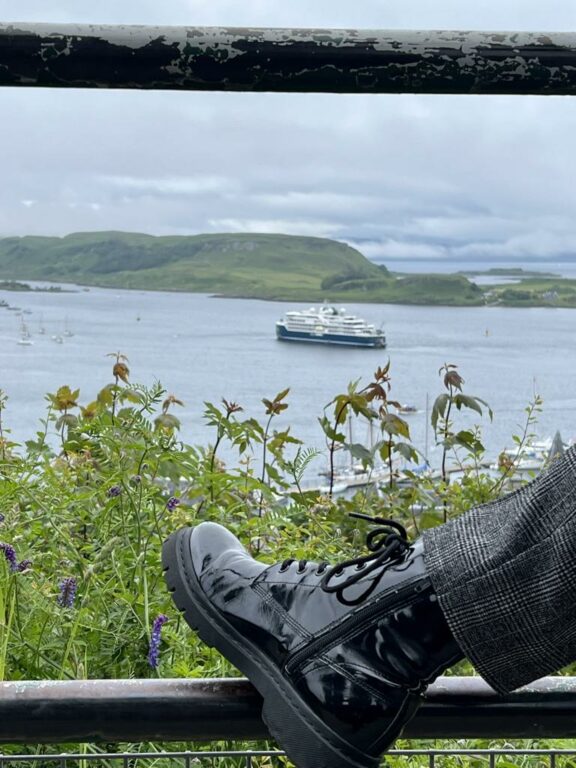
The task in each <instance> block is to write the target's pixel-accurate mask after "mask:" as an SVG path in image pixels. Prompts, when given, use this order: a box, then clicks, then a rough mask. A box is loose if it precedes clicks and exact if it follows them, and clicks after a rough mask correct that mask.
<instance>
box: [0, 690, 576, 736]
mask: <svg viewBox="0 0 576 768" xmlns="http://www.w3.org/2000/svg"><path fill="white" fill-rule="evenodd" d="M261 707H262V700H261V699H260V697H259V695H258V694H257V692H256V691H255V689H254V688H253V687H252V686H251V685H250V683H248V681H246V680H243V679H239V678H238V679H226V680H220V679H213V680H83V681H19V682H3V683H0V742H2V743H21V744H38V743H58V742H60V743H63V742H94V743H97V742H134V741H161V742H169V741H212V740H225V739H228V740H253V739H265V738H267V731H266V728H265V726H264V724H263V723H262V720H261V718H260V712H261ZM404 735H405V736H406V737H408V738H421V739H426V738H432V739H434V738H500V737H504V738H510V739H511V738H538V737H548V738H574V737H576V678H571V677H549V678H544V679H542V680H540V681H538V682H536V683H534V684H532V685H531V686H529V687H526V688H522V689H520V690H519V691H516V692H515V693H512V694H509V695H507V696H504V697H501V696H499V695H498V694H496V693H495V692H494V691H492V690H491V688H489V686H488V685H486V683H484V682H483V681H482V680H481V679H480V678H476V677H444V678H440V679H439V680H437V681H436V682H435V683H434V684H433V685H431V686H430V688H429V689H428V692H427V694H426V697H425V700H424V703H423V706H422V707H421V708H420V710H419V713H418V714H417V716H416V718H415V719H414V720H413V721H412V722H411V723H410V724H409V725H408V726H407V727H406V729H405V731H404Z"/></svg>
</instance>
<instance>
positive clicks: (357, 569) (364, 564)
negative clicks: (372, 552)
mask: <svg viewBox="0 0 576 768" xmlns="http://www.w3.org/2000/svg"><path fill="white" fill-rule="evenodd" d="M365 567H366V563H359V564H358V565H357V566H356V568H355V569H354V570H356V571H363V570H364V568H365Z"/></svg>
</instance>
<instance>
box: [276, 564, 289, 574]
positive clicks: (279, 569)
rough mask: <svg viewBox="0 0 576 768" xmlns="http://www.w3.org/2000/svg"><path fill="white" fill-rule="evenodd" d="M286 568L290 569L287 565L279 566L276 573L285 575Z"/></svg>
mask: <svg viewBox="0 0 576 768" xmlns="http://www.w3.org/2000/svg"><path fill="white" fill-rule="evenodd" d="M288 568H290V566H289V565H281V566H280V568H278V573H286V571H287V570H288Z"/></svg>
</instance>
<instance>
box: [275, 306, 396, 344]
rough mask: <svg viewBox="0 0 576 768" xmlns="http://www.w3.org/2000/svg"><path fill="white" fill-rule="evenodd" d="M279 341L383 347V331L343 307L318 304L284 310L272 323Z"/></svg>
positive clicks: (384, 339)
mask: <svg viewBox="0 0 576 768" xmlns="http://www.w3.org/2000/svg"><path fill="white" fill-rule="evenodd" d="M276 338H277V339H279V341H307V342H314V343H320V344H339V345H341V346H347V347H372V348H374V347H377V348H379V349H384V348H385V347H386V336H385V335H384V331H383V330H382V329H380V328H376V327H375V326H374V325H371V324H369V323H367V322H366V320H363V319H362V318H361V317H357V316H356V315H350V314H348V313H347V312H346V310H345V309H337V308H336V307H330V306H327V305H325V306H321V307H319V308H318V309H316V308H315V307H310V309H304V310H301V311H297V310H294V311H292V312H286V314H285V316H284V317H283V318H282V319H281V320H278V322H277V323H276Z"/></svg>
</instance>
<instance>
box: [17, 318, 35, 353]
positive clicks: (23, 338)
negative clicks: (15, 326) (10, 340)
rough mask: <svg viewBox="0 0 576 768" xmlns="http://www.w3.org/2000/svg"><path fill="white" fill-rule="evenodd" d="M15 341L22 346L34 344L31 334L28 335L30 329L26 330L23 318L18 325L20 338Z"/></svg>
mask: <svg viewBox="0 0 576 768" xmlns="http://www.w3.org/2000/svg"><path fill="white" fill-rule="evenodd" d="M16 343H17V344H20V346H22V347H31V346H32V344H34V342H33V341H32V336H31V335H30V331H29V330H28V327H27V325H26V323H25V322H24V320H22V324H21V326H20V338H19V339H18V341H17V342H16Z"/></svg>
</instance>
